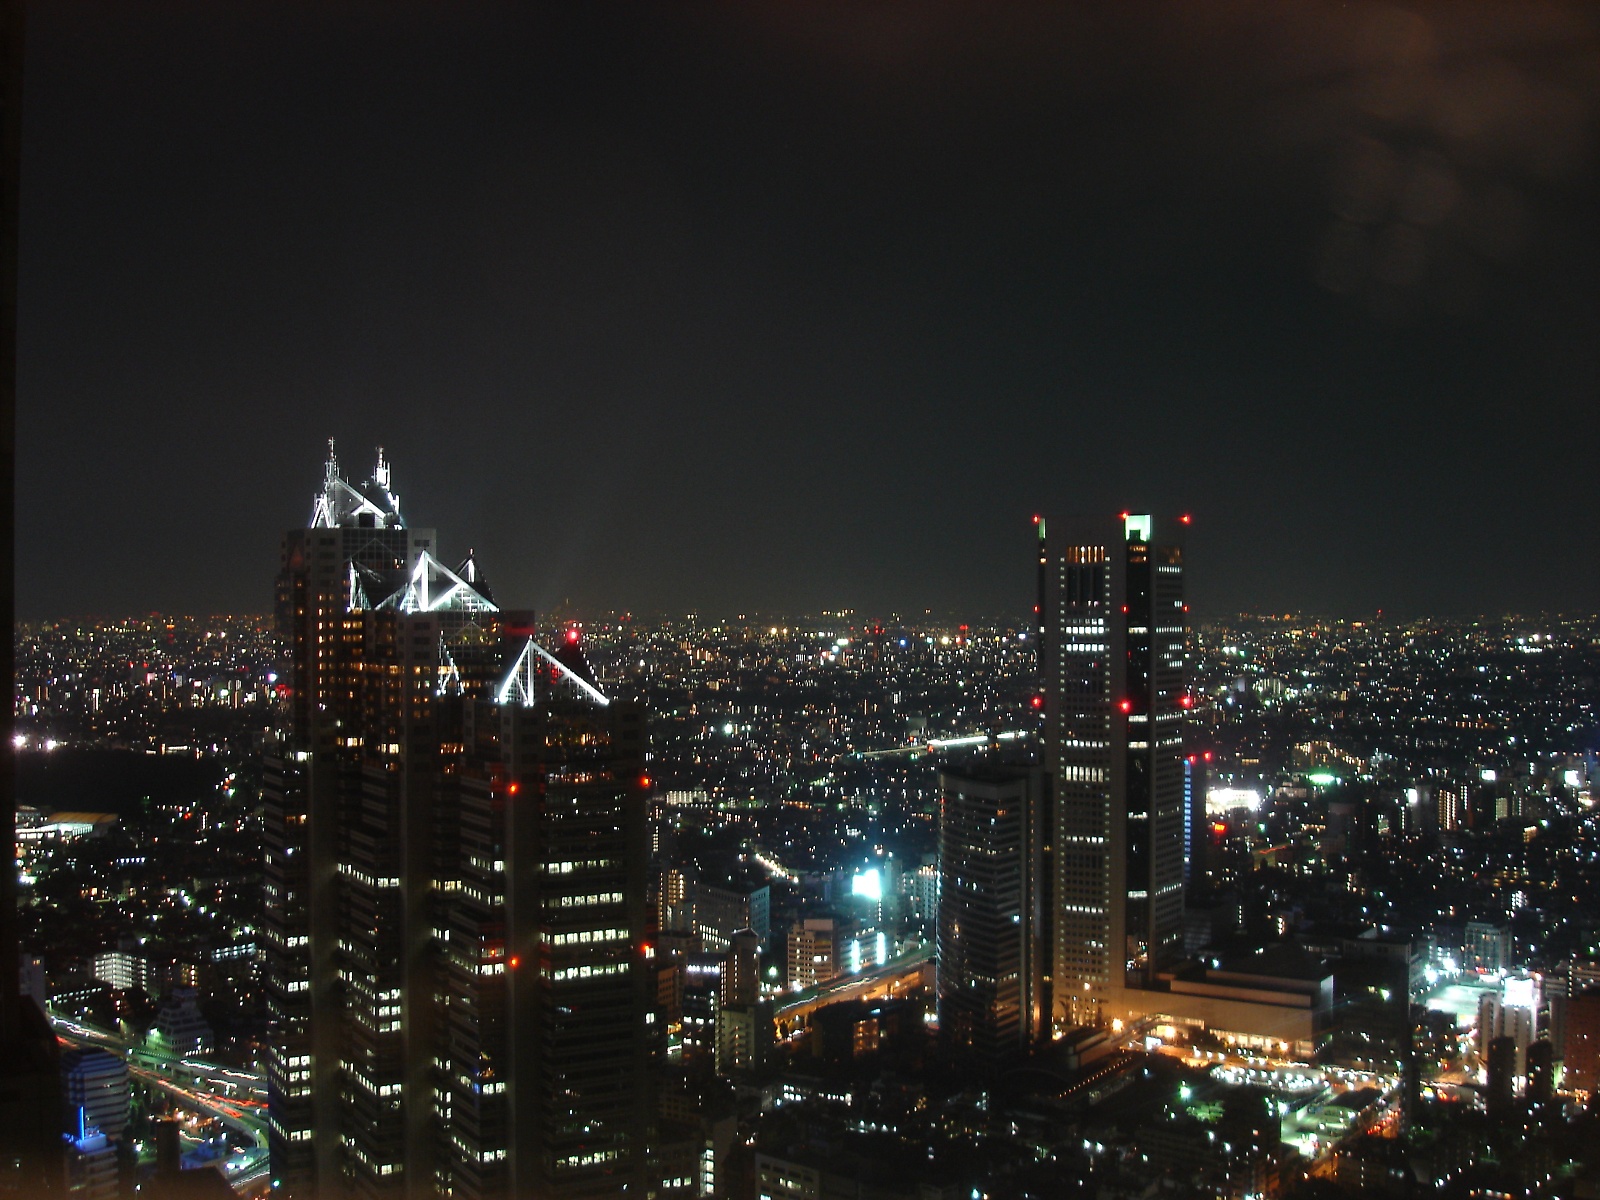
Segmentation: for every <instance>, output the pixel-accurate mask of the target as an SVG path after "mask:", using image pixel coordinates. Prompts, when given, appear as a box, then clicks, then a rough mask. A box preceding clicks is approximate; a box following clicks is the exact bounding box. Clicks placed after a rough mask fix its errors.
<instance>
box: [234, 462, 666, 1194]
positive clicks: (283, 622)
mask: <svg viewBox="0 0 1600 1200" xmlns="http://www.w3.org/2000/svg"><path fill="white" fill-rule="evenodd" d="M433 549H434V538H433V533H432V531H431V530H419V529H414V528H411V527H409V526H408V525H407V524H406V522H405V521H404V520H403V519H402V517H401V515H400V505H399V500H398V498H397V497H396V496H395V495H394V493H393V491H392V490H391V488H390V474H389V467H388V464H387V463H386V462H385V461H384V459H383V456H382V453H381V452H380V453H379V457H378V464H377V467H376V469H375V470H374V472H373V474H372V477H371V479H370V480H369V481H368V482H367V483H366V484H364V485H361V486H356V485H352V484H350V483H349V482H348V481H347V480H346V479H345V477H344V475H343V473H342V472H341V470H340V468H339V464H338V461H337V459H336V458H335V457H334V455H333V452H332V447H331V446H330V449H329V457H328V462H327V464H326V466H325V468H324V478H323V486H322V489H321V491H320V492H319V493H318V494H317V496H316V497H315V499H314V502H313V507H312V518H311V522H310V524H309V526H308V527H307V528H304V529H297V530H292V531H290V532H289V533H288V534H287V535H286V536H285V539H284V551H283V559H282V563H281V570H280V574H279V580H278V612H279V623H280V628H281V630H282V635H283V641H284V647H285V661H284V663H283V665H282V668H281V671H280V684H281V686H282V688H283V690H284V716H285V719H284V722H283V728H282V730H281V734H280V737H279V740H278V743H277V745H276V746H275V747H274V748H273V751H272V752H271V753H270V754H269V755H268V756H267V758H266V761H265V764H264V772H263V774H264V787H263V793H264V811H265V819H266V826H267V829H266V838H265V842H266V855H265V858H266V861H265V872H264V873H265V877H266V900H267V918H266V921H265V929H266V942H267V971H266V981H267V1000H268V1005H269V1015H270V1021H271V1031H270V1035H269V1049H268V1054H267V1078H268V1101H269V1139H270V1147H271V1152H272V1175H273V1179H274V1181H275V1183H276V1185H277V1188H278V1191H279V1193H280V1194H283V1195H289V1196H315V1197H317V1200H337V1198H340V1197H380V1196H406V1197H417V1196H438V1195H453V1196H470V1197H512V1196H522V1195H533V1194H538V1195H549V1196H589V1195H613V1194H616V1193H618V1192H619V1191H621V1190H622V1188H623V1185H625V1184H627V1183H630V1182H632V1181H633V1180H634V1179H635V1178H636V1177H637V1172H638V1170H639V1169H640V1164H641V1161H642V1158H643V1155H642V1139H643V1127H644V1121H645V1119H646V1109H645V1099H644V1097H645V1094H646V1090H645V1088H644V1087H643V1074H644V1056H645V1048H646V1047H645V1041H644V1035H645V1027H644V1012H645V1002H644V1001H645V998H644V992H643V978H642V971H641V970H640V968H641V966H642V963H641V957H640V956H641V955H642V953H643V930H644V866H645V850H646V847H645V817H646V796H645V792H646V784H645V781H644V722H643V715H642V713H641V711H640V710H639V708H638V707H637V706H636V705H630V704H623V703H614V702H613V701H612V700H611V699H610V698H608V697H607V696H605V695H604V694H603V693H602V692H601V691H600V689H599V688H598V687H597V686H596V684H595V681H594V679H593V676H592V674H591V673H590V671H589V668H588V665H587V663H586V662H585V661H584V657H583V654H582V651H581V649H580V648H579V647H578V645H577V644H576V640H575V639H574V641H573V642H571V643H569V644H566V645H562V646H560V647H558V648H557V649H556V650H555V651H554V652H552V651H550V650H547V649H546V648H545V647H544V646H542V645H540V644H539V642H538V641H537V640H536V638H535V636H534V629H533V621H532V618H531V616H529V615H527V614H512V613H504V612H502V611H501V610H500V608H499V606H498V605H497V604H496V603H495V602H494V599H493V597H492V595H491V593H490V591H489V589H488V587H487V585H486V584H485V583H484V581H483V579H482V577H481V576H480V574H479V572H478V569H477V565H476V563H475V562H474V560H473V558H472V556H471V555H468V557H467V558H466V560H465V561H463V562H462V563H461V564H460V565H459V566H457V567H456V568H455V569H454V570H452V569H450V568H448V567H446V566H445V565H444V564H443V563H441V562H440V561H439V560H438V559H437V558H435V557H434V553H433ZM580 1016H581V1020H582V1026H581V1028H580V1027H579V1020H580ZM519 1083H520V1086H518V1084H519Z"/></svg>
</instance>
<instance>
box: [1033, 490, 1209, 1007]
mask: <svg viewBox="0 0 1600 1200" xmlns="http://www.w3.org/2000/svg"><path fill="white" fill-rule="evenodd" d="M1186 523H1187V522H1186V520H1184V519H1182V518H1180V519H1179V520H1178V521H1174V522H1167V521H1160V522H1158V521H1157V520H1156V519H1155V518H1153V517H1150V516H1147V515H1135V514H1131V513H1123V514H1122V515H1120V516H1117V517H1104V518H1093V517H1079V518H1069V519H1066V520H1051V521H1049V522H1046V521H1045V520H1044V519H1042V518H1036V520H1035V525H1036V527H1037V530H1038V538H1039V634H1040V650H1039V654H1040V668H1041V670H1042V672H1043V675H1044V695H1045V724H1044V736H1043V739H1042V751H1041V766H1042V767H1043V769H1044V772H1045V774H1046V776H1047V785H1048V788H1049V793H1050V799H1049V802H1048V805H1047V807H1048V809H1049V811H1050V816H1049V818H1048V828H1049V831H1050V832H1049V837H1048V840H1047V842H1046V846H1047V849H1046V850H1045V852H1044V854H1043V862H1042V871H1043V873H1044V875H1045V876H1046V877H1047V878H1048V880H1049V885H1050V895H1049V897H1048V899H1047V908H1046V911H1047V913H1048V920H1049V923H1050V925H1051V927H1052V928H1051V933H1050V940H1051V948H1050V960H1051V961H1050V967H1051V969H1050V982H1051V996H1052V1015H1053V1018H1054V1020H1055V1022H1056V1023H1057V1024H1058V1025H1062V1026H1071V1025H1077V1024H1087V1023H1093V1022H1097V1021H1099V1020H1100V1019H1101V1018H1102V1015H1103V1010H1104V1009H1105V1008H1106V1006H1107V1005H1111V1004H1118V1005H1120V1004H1121V1003H1123V994H1124V993H1125V992H1126V991H1127V990H1128V989H1137V988H1140V987H1142V986H1145V985H1147V984H1148V983H1149V982H1151V980H1152V978H1153V976H1154V974H1155V972H1157V971H1159V970H1161V969H1162V968H1163V967H1165V966H1167V965H1169V964H1170V963H1172V962H1173V961H1174V960H1175V959H1177V958H1178V957H1179V956H1180V955H1181V954H1182V950H1183V834H1184V829H1183V820H1184V776H1183V767H1184V757H1183V732H1184V728H1183V727H1184V718H1185V715H1186V713H1187V710H1188V708H1189V706H1190V703H1191V700H1190V697H1189V694H1188V690H1187V687H1188V684H1187V666H1186V657H1185V644H1186V626H1187V618H1186V615H1185V613H1186V609H1185V605H1184V602H1183V547H1182V537H1181V531H1182V527H1183V525H1184V524H1186Z"/></svg>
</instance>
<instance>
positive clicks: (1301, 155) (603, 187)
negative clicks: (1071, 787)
mask: <svg viewBox="0 0 1600 1200" xmlns="http://www.w3.org/2000/svg"><path fill="white" fill-rule="evenodd" d="M329 7H331V8H333V9H334V10H335V11H333V12H328V11H324V9H325V8H329ZM31 9H32V11H31V13H30V26H29V34H28V36H29V45H28V61H27V79H26V95H25V115H24V121H25V124H24V157H23V164H22V171H23V174H22V232H21V238H22V245H21V284H20V295H19V313H20V316H19V321H20V326H19V355H20V358H19V365H18V417H17V423H18V431H17V432H18V436H17V453H18V469H17V489H18V499H17V521H18V527H17V576H18V578H17V606H18V613H19V615H20V616H22V617H26V618H42V617H57V616H67V615H80V614H104V615H121V614H128V613H134V612H142V611H150V610H155V609H162V610H173V611H181V612H196V613H203V612H210V611H224V610H233V611H267V610H269V609H270V605H271V597H272V579H273V574H274V572H275V570H276V561H277V544H278V538H279V536H280V535H281V533H282V531H283V530H285V529H287V528H289V527H291V526H295V525H300V524H303V523H304V522H305V521H306V520H307V519H308V518H309V516H310V512H311V501H312V495H313V491H314V489H315V487H316V485H317V482H318V480H319V478H320V471H321V461H322V457H323V453H324V445H325V440H326V438H328V437H329V436H333V437H335V438H336V439H338V442H339V445H340V448H341V458H342V459H343V460H344V461H345V462H346V463H347V464H348V465H349V466H350V467H352V468H353V469H358V470H359V471H360V472H361V473H362V474H363V475H364V474H365V473H366V472H367V471H368V470H370V466H371V458H372V447H374V446H376V445H379V444H381V445H383V446H384V447H386V449H387V452H388V455H389V458H390V459H391V461H392V463H393V466H394V472H395V481H396V488H397V490H398V491H399V493H400V496H401V500H402V507H403V510H404V511H405V512H406V513H407V515H408V516H409V518H410V519H411V520H412V521H413V522H414V523H416V524H420V525H427V526H434V527H437V528H438V529H439V531H440V535H441V542H442V546H443V550H444V553H443V555H442V557H445V558H447V559H450V558H454V557H457V556H460V555H462V554H464V553H465V552H466V550H467V549H468V548H469V547H475V548H476V550H477V552H478V556H479V560H480V562H481V563H482V565H483V568H484V570H485V571H486V573H487V575H488V578H489V580H490V582H491V583H492V584H493V585H494V587H495V589H496V594H497V597H498V598H499V599H500V601H501V602H502V603H503V604H505V605H508V606H526V605H529V604H532V605H535V606H538V607H540V608H548V607H549V606H550V605H552V604H553V603H556V602H558V601H562V600H567V599H570V600H571V601H572V602H573V603H575V604H578V605H581V606H585V607H587V608H590V609H609V608H616V609H631V610H633V611H635V612H639V613H647V612H653V611H661V610H665V611H674V610H676V611H682V610H684V609H688V608H697V609H698V610H699V611H700V612H702V613H704V614H708V615H723V614H734V613H739V612H757V611H763V612H785V613H801V612H815V611H817V610H819V609H823V608H838V607H845V606H850V607H854V608H855V609H857V610H858V611H859V612H860V613H861V614H862V615H863V616H877V617H885V618H886V617H888V616H889V615H890V614H893V613H899V614H903V615H920V614H921V611H922V610H923V609H924V608H931V609H933V610H934V611H935V612H937V613H941V614H943V613H946V612H956V613H961V614H967V615H974V616H976V615H982V614H1013V613H1014V614H1021V613H1023V612H1025V611H1026V610H1027V608H1028V606H1029V605H1030V604H1031V603H1032V597H1031V588H1032V580H1033V572H1032V567H1031V555H1030V550H1031V547H1030V539H1031V536H1032V529H1031V524H1030V518H1031V516H1032V515H1033V513H1035V512H1037V511H1044V512H1071V511H1111V512H1114V511H1117V510H1120V509H1123V508H1132V509H1135V510H1143V509H1154V510H1156V511H1179V512H1191V513H1193V514H1194V524H1193V527H1192V528H1193V533H1192V535H1191V538H1190V552H1189V553H1190V558H1189V561H1190V584H1189V586H1190V591H1191V598H1192V600H1193V603H1194V606H1195V611H1196V614H1197V615H1199V616H1202V617H1203V616H1205V615H1215V614H1223V613H1228V612H1235V611H1240V610H1249V611H1279V612H1281V611H1286V610H1290V609H1300V610H1307V611H1315V612H1324V613H1333V614H1338V615H1346V616H1360V615H1365V614H1369V613H1370V612H1371V611H1372V610H1374V609H1376V608H1380V607H1381V608H1383V609H1385V610H1386V611H1387V612H1389V613H1393V614H1399V615H1408V614H1418V613H1431V614H1441V615H1444V614H1465V613H1473V612H1480V611H1493V612H1498V611H1505V610H1519V611H1538V610H1569V611H1570V610H1574V609H1587V610H1590V611H1593V610H1594V609H1595V608H1597V607H1600V604H1597V600H1600V504H1597V498H1596V483H1597V478H1600V171H1597V158H1600V154H1597V150H1600V16H1597V13H1600V9H1596V8H1595V7H1594V6H1592V5H1581V4H1577V3H1564V2H1559V0H1558V2H1553V3H1539V2H1538V0H1500V2H1488V3H1473V2H1472V0H1451V2H1449V3H1443V2H1440V3H1434V4H1424V5H1420V6H1411V7H1406V6H1399V5H1385V4H1378V3H1374V2H1371V0H1350V2H1348V3H1319V2H1301V3H1296V2H1294V0H1270V2H1267V0H1262V2H1251V3H1243V2H1239V0H1206V2H1204V3H1200V2H1196V0H1189V2H1187V3H1172V4H1151V3H1105V4H1102V3H1059V4H1049V5H1031V4H1025V3H1003V4H996V3H992V2H978V0H972V2H960V0H950V2H925V3H914V2H877V0H856V2H849V3H843V2H841V3H825V2H816V3H796V2H788V0H784V2H775V3H766V2H762V0H739V2H737V3H727V4H709V5H708V4H694V3H688V4H685V3H666V2H662V3H658V4H653V5H649V6H643V5H639V6H625V5H621V4H591V3H587V2H585V3H572V4H569V5H554V4H542V5H533V4H527V3H518V4H487V3H450V4H445V3H435V4H428V5H421V4H404V3H400V4H396V3H385V4H382V5H372V6H364V5H354V4H345V5H337V6H324V5H322V4H311V3H305V4H292V3H287V2H274V3H258V4H251V3H226V4H218V3H216V2H215V0H196V2H194V3H191V4H172V3H130V2H129V0H112V2H108V3H102V4H85V3H75V2H69V0H49V2H48V3H35V4H34V5H32V6H31Z"/></svg>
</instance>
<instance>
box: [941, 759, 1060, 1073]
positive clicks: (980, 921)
mask: <svg viewBox="0 0 1600 1200" xmlns="http://www.w3.org/2000/svg"><path fill="white" fill-rule="evenodd" d="M1036 797H1037V786H1036V784H1035V783H1034V780H1033V778H1032V774H1031V772H1029V771H1027V770H1025V769H1022V768H1011V767H1002V766H978V767H972V768H968V769H964V770H955V769H947V770H945V771H943V772H941V773H940V776H939V919H938V957H939V975H938V980H939V1032H940V1037H941V1038H942V1039H943V1040H944V1042H945V1044H946V1046H947V1047H948V1048H949V1049H950V1051H951V1052H952V1053H953V1054H955V1055H956V1056H957V1057H958V1058H961V1059H963V1060H965V1061H966V1062H968V1063H969V1064H971V1065H972V1066H974V1067H976V1068H977V1069H980V1070H986V1069H994V1068H998V1067H1000V1066H1002V1065H1004V1064H1005V1063H1006V1062H1008V1061H1010V1060H1014V1059H1015V1058H1017V1057H1018V1056H1020V1055H1021V1054H1023V1053H1025V1052H1026V1051H1027V1049H1028V1048H1029V1047H1030V1046H1031V1045H1033V1044H1034V1042H1035V1041H1036V1040H1038V1038H1039V1037H1040V1036H1041V1033H1042V1032H1044V1024H1043V1022H1044V1018H1045V1016H1046V1014H1045V1012H1044V1009H1043V1001H1042V994H1041V993H1042V978H1041V962H1040V960H1041V953H1040V951H1041V945H1040V938H1039V931H1040V923H1039V916H1040V914H1039V907H1038V901H1039V897H1038V894H1037V889H1036V886H1035V884H1036V881H1037V879H1038V874H1037V859H1038V857H1039V850H1040V842H1039V839H1038V837H1037V831H1036V830H1035V828H1034V824H1035V820H1036V817H1037V809H1036V806H1035V799H1036Z"/></svg>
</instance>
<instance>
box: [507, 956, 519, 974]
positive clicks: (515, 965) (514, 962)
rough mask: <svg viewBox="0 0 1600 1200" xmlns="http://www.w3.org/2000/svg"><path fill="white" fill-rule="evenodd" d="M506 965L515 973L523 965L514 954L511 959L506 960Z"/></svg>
mask: <svg viewBox="0 0 1600 1200" xmlns="http://www.w3.org/2000/svg"><path fill="white" fill-rule="evenodd" d="M506 963H507V965H508V966H510V968H511V969H512V970H513V971H515V970H516V969H517V968H518V967H520V966H521V965H522V959H520V958H519V957H517V956H516V955H515V954H513V955H512V956H511V957H510V958H509V959H507V960H506Z"/></svg>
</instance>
